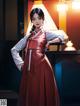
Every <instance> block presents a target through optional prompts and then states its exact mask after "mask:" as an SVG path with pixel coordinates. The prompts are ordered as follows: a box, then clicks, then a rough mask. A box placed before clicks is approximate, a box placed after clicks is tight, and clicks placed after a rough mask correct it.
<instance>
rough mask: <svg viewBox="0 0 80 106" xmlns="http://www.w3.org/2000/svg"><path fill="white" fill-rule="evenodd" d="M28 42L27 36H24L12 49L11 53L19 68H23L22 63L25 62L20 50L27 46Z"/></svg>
mask: <svg viewBox="0 0 80 106" xmlns="http://www.w3.org/2000/svg"><path fill="white" fill-rule="evenodd" d="M26 42H27V36H25V37H24V38H22V39H21V40H20V41H19V42H18V43H17V44H16V45H15V46H14V47H13V48H12V49H11V54H12V57H13V60H14V63H15V64H16V66H17V68H18V69H19V70H21V67H22V65H23V64H24V61H23V60H22V58H21V56H20V54H19V52H20V51H21V50H22V49H23V48H24V47H25V45H26Z"/></svg>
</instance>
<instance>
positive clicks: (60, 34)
mask: <svg viewBox="0 0 80 106" xmlns="http://www.w3.org/2000/svg"><path fill="white" fill-rule="evenodd" d="M45 33H46V39H47V41H49V40H52V39H55V38H60V39H61V41H62V42H63V41H64V36H67V34H66V33H65V32H64V31H63V30H54V31H46V32H45Z"/></svg>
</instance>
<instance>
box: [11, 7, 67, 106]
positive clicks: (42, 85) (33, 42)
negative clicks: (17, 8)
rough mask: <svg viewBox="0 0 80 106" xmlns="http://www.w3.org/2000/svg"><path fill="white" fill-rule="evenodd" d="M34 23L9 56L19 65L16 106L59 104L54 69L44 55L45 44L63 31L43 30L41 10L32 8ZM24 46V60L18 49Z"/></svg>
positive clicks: (56, 38) (62, 35)
mask: <svg viewBox="0 0 80 106" xmlns="http://www.w3.org/2000/svg"><path fill="white" fill-rule="evenodd" d="M30 19H31V22H32V24H33V26H32V29H31V31H30V34H29V35H27V36H24V38H22V39H21V40H20V41H19V42H18V43H17V44H16V45H15V46H14V47H13V48H12V49H11V53H12V57H13V59H14V62H15V64H16V66H17V68H18V69H19V70H21V69H22V80H21V86H20V95H19V106H59V96H58V91H57V86H56V81H55V77H54V73H53V69H52V67H51V65H50V62H49V60H48V58H47V57H46V55H45V47H48V45H49V44H50V43H52V42H61V41H63V40H64V35H66V34H65V33H64V31H62V30H57V31H50V32H49V31H45V30H43V28H42V26H43V24H44V13H43V11H42V10H41V9H40V8H34V9H33V10H32V11H31V13H30ZM24 48H25V59H24V61H23V60H22V58H21V57H20V55H19V52H20V51H21V50H23V49H24Z"/></svg>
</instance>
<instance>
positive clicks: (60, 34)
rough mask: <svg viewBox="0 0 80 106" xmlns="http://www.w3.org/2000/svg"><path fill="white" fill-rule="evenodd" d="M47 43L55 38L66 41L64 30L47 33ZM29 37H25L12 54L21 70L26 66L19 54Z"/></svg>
mask: <svg viewBox="0 0 80 106" xmlns="http://www.w3.org/2000/svg"><path fill="white" fill-rule="evenodd" d="M45 33H46V39H47V41H50V40H52V39H54V38H57V37H58V38H60V39H61V41H64V36H65V35H66V33H65V32H64V31H63V30H55V31H45ZM27 38H28V36H24V37H23V38H22V39H21V40H20V41H19V42H18V43H17V44H16V45H15V46H14V47H13V48H12V49H11V54H12V57H13V60H14V63H15V64H16V66H17V68H18V69H19V70H21V67H22V66H23V64H24V61H23V59H22V58H21V56H20V55H19V52H20V51H21V50H22V49H23V48H24V47H25V45H26V42H27Z"/></svg>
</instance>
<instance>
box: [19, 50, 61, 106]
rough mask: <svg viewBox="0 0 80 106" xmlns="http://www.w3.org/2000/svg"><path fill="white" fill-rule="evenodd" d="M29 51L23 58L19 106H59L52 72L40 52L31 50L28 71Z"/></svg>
mask: <svg viewBox="0 0 80 106" xmlns="http://www.w3.org/2000/svg"><path fill="white" fill-rule="evenodd" d="M28 65H29V50H28V51H27V54H26V56H25V60H24V66H23V70H22V80H21V86H20V94H19V101H18V103H19V106H59V95H58V90H57V86H56V81H55V77H54V71H53V69H52V67H51V64H50V62H49V60H48V59H47V57H46V55H45V54H44V53H43V52H42V51H41V50H32V54H31V63H30V71H28V70H27V69H28Z"/></svg>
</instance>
